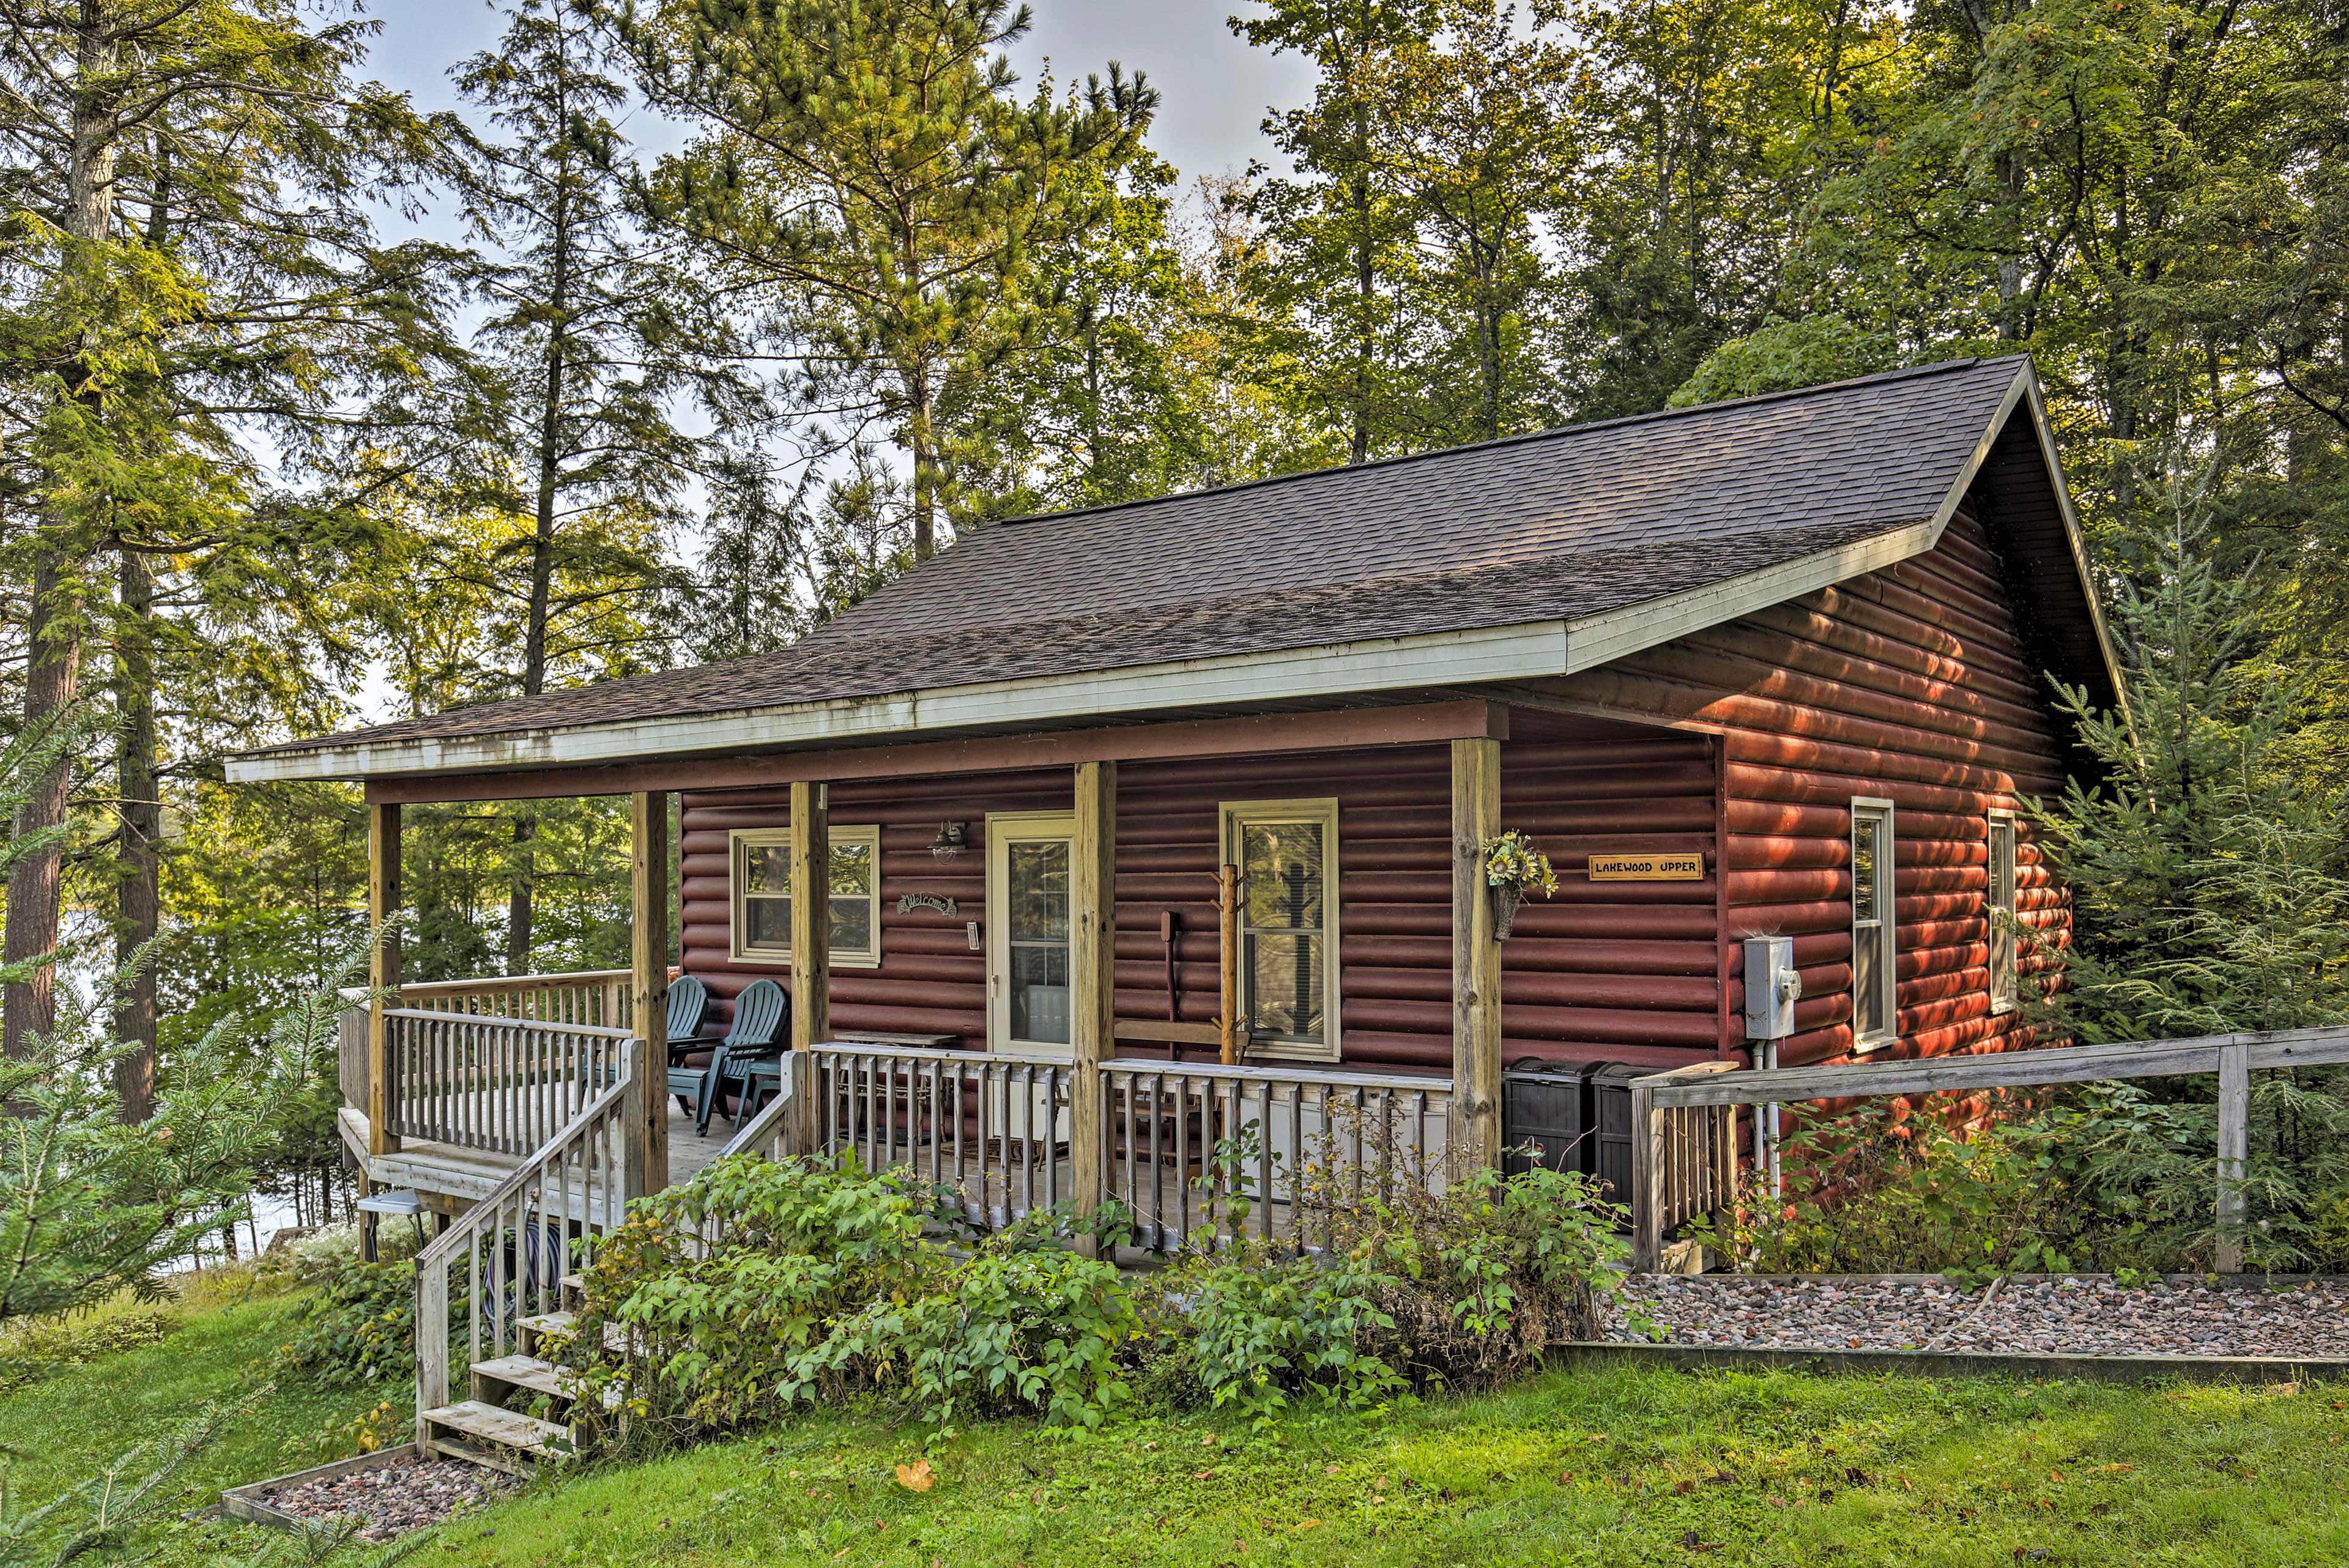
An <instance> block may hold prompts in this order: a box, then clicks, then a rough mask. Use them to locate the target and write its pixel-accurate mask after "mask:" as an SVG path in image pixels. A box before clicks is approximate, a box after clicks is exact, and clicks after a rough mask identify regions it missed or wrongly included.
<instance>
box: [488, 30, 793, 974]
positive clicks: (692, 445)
mask: <svg viewBox="0 0 2349 1568" xmlns="http://www.w3.org/2000/svg"><path fill="white" fill-rule="evenodd" d="M586 10H587V8H586V7H585V6H582V5H578V4H576V3H575V0H519V3H518V4H517V5H515V6H514V8H513V10H512V14H511V16H510V17H509V18H508V21H507V25H506V30H505V34H504V36H502V38H501V39H500V40H499V44H498V47H497V48H495V49H494V50H491V51H489V52H487V53H484V54H481V55H476V56H475V57H472V58H471V59H470V60H467V61H466V62H464V63H463V64H462V65H461V66H460V67H458V68H457V70H456V71H455V73H454V76H455V78H456V82H457V86H458V87H459V88H460V90H462V91H463V92H464V94H465V95H466V97H467V98H468V99H471V101H472V102H474V103H476V104H478V105H481V107H483V108H485V109H488V110H489V111H490V119H491V121H492V125H493V126H494V127H495V129H496V130H497V131H498V132H500V133H502V137H503V138H504V139H503V140H497V141H492V140H473V141H471V144H470V151H471V157H470V158H469V159H468V160H467V161H466V178H465V180H464V182H463V192H464V196H465V202H466V208H467V212H468V213H469V215H470V217H471V220H472V222H473V224H474V226H475V229H476V230H477V232H478V233H479V234H480V236H481V238H482V239H483V240H484V241H485V242H487V243H489V244H492V246H495V247H497V249H498V254H499V259H498V260H497V261H495V262H492V263H491V264H488V265H482V266H481V267H480V268H479V269H478V270H477V272H476V275H475V279H474V281H475V285H476V286H477V287H478V288H479V289H480V291H481V294H482V295H483V296H485V298H486V299H487V300H488V302H489V305H490V315H489V317H488V319H487V320H486V321H485V322H484V323H483V324H482V325H481V328H480V330H479V333H478V335H477V340H478V347H479V348H480V349H481V369H482V371H483V373H484V375H485V376H486V378H487V380H488V385H487V387H486V388H485V389H484V395H483V397H482V400H481V405H482V409H483V412H484V415H485V417H484V418H483V420H482V421H481V426H480V429H479V430H478V431H477V434H476V440H477V442H478V444H477V446H476V448H475V453H474V457H473V460H472V462H470V463H469V464H466V465H463V466H462V467H461V468H460V476H461V477H460V483H459V486H458V493H457V494H456V495H455V496H454V497H453V498H452V499H453V500H454V501H455V503H456V504H460V505H474V506H482V507H487V508H490V509H492V510H495V511H498V512H502V513H505V514H511V515H512V516H515V517H517V518H521V519H526V523H527V533H526V535H525V536H524V537H523V539H521V540H519V541H516V542H515V543H514V545H512V548H511V552H510V555H509V556H508V558H509V559H515V560H518V563H519V565H520V567H521V571H520V573H519V578H520V580H519V582H518V583H517V585H516V587H518V589H519V591H520V593H521V595H522V597H523V613H522V615H521V617H520V619H521V623H522V624H521V627H520V630H521V633H522V638H521V649H520V653H521V661H520V669H519V670H518V671H517V672H516V679H515V690H516V691H517V692H518V693H519V694H520V695H523V696H531V697H534V696H536V695H538V694H539V693H540V692H541V691H544V690H545V689H546V687H547V683H548V680H549V678H550V674H551V672H552V671H553V670H555V669H556V668H557V667H558V666H559V665H560V664H561V663H562V662H563V661H564V651H565V650H564V649H561V648H559V647H557V646H556V645H555V642H554V639H556V638H557V637H559V636H560V635H561V634H562V633H563V631H564V628H565V626H566V623H567V622H569V621H570V620H572V619H574V618H575V617H576V616H577V615H578V613H579V612H580V611H581V610H582V608H583V607H585V605H586V604H587V603H588V602H590V601H587V600H583V599H581V598H580V597H577V596H578V595H580V594H585V595H592V596H594V597H595V598H596V599H601V598H603V597H606V596H608V595H610V594H611V593H613V592H615V591H619V592H628V591H630V590H629V589H628V588H627V587H626V583H627V582H628V581H630V580H631V579H633V580H634V581H635V582H636V584H637V585H638V586H637V587H636V589H635V590H634V591H635V592H636V593H637V594H638V595H639V596H641V597H650V596H652V595H654V594H656V593H658V592H660V591H661V590H662V589H664V588H665V587H669V586H671V584H672V578H673V576H674V574H673V573H672V571H671V570H670V568H669V566H668V564H667V561H666V560H665V559H664V555H665V552H663V551H661V550H660V549H659V546H660V545H661V544H662V543H663V540H662V535H663V534H664V533H665V532H667V531H668V530H670V529H672V528H674V527H675V526H676V525H677V524H678V523H679V522H681V512H680V506H681V504H682V501H683V499H684V497H685V494H686V492H687V485H688V480H689V479H690V478H691V477H692V476H693V474H694V472H695V471H696V466H697V463H698V459H699V453H700V446H701V443H700V442H699V441H698V440H696V439H695V438H694V437H692V436H690V435H688V434H687V433H686V432H685V431H683V430H681V429H680V428H679V426H678V419H677V415H678V411H679V405H680V404H683V403H687V402H688V401H690V402H694V403H698V406H699V409H700V411H701V412H702V413H703V414H704V415H705V416H706V417H708V418H709V419H710V420H711V421H713V422H715V423H717V424H718V425H719V426H721V427H726V426H731V425H734V424H737V423H740V422H743V421H749V420H751V419H754V418H756V417H757V415H758V413H759V409H758V399H757V397H756V395H755V393H754V391H753V389H752V388H751V387H750V385H749V384H748V383H747V382H746V381H745V380H744V379H742V378H741V377H740V376H739V375H738V374H736V373H734V371H733V370H732V369H731V367H732V365H733V364H734V362H735V360H736V357H737V355H738V352H739V345H738V344H737V343H736V342H735V341H734V339H733V337H732V334H731V333H730V330H729V324H728V321H727V318H726V317H725V315H724V313H723V312H722V311H721V310H720V309H719V308H718V306H717V305H716V303H715V302H714V301H713V300H712V299H711V297H710V296H709V292H708V291H707V290H706V289H703V288H701V287H699V286H698V283H699V280H698V277H697V276H696V275H695V272H694V269H693V266H692V262H691V258H690V257H688V256H686V255H684V254H681V246H680V244H678V241H677V240H675V239H674V238H671V239H669V240H667V241H665V242H663V241H648V240H647V239H646V238H645V237H644V236H642V235H640V234H637V233H636V231H635V227H634V225H633V223H631V221H630V220H629V218H628V216H627V214H626V198H627V194H628V186H629V182H630V179H631V177H632V174H633V172H634V171H633V168H632V165H631V163H630V161H629V160H628V157H627V148H626V140H625V139H624V138H622V136H621V135H620V133H619V131H618V130H617V128H616V126H615V125H614V123H613V119H612V117H613V115H614V114H615V113H616V112H617V111H618V110H619V109H620V108H621V106H622V105H623V104H624V103H625V102H626V97H627V93H626V88H624V87H623V86H622V85H621V84H620V83H619V82H618V81H617V80H616V79H615V78H612V77H611V76H609V75H606V74H605V68H604V67H605V59H604V57H603V53H602V49H601V47H600V45H599V35H598V33H597V31H596V30H595V27H594V26H593V25H592V19H591V17H590V16H588V15H587V14H586ZM639 540H641V545H640V544H639V543H638V541H639ZM642 545H651V546H653V548H652V549H649V550H647V549H645V548H643V547H642ZM574 566H592V567H593V568H594V569H591V570H586V571H572V570H569V568H572V567H574ZM566 584H567V586H568V587H570V588H571V589H572V590H573V593H572V595H571V596H570V597H564V596H563V595H562V594H561V593H559V591H558V590H559V589H560V588H561V587H564V586H566ZM574 651H575V650H574ZM538 826H539V822H538V816H537V815H536V814H535V813H534V812H533V811H531V810H529V809H523V810H521V811H518V812H516V813H515V814H514V815H512V829H511V831H512V873H511V875H512V882H511V891H510V896H509V899H508V914H507V921H506V940H505V963H506V969H507V971H508V972H509V973H513V974H521V973H523V972H526V971H528V969H529V967H530V963H531V926H532V898H533V889H534V888H535V875H534V861H533V840H534V839H535V838H536V836H537V833H538Z"/></svg>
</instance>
